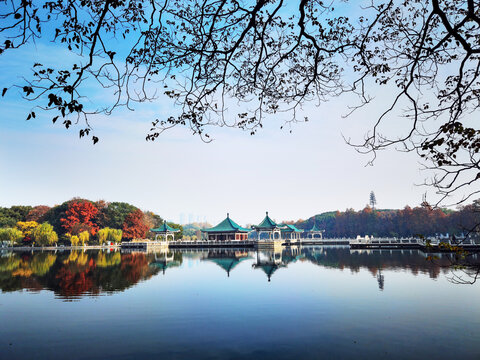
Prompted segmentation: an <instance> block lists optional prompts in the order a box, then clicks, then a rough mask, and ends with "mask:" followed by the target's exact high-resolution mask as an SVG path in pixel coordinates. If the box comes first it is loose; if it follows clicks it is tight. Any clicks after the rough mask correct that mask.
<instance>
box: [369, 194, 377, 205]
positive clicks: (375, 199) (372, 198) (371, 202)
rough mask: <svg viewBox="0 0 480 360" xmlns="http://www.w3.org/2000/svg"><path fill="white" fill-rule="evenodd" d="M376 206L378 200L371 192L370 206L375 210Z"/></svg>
mask: <svg viewBox="0 0 480 360" xmlns="http://www.w3.org/2000/svg"><path fill="white" fill-rule="evenodd" d="M375 205H377V198H376V197H375V193H374V192H373V190H372V191H370V206H371V207H372V209H375Z"/></svg>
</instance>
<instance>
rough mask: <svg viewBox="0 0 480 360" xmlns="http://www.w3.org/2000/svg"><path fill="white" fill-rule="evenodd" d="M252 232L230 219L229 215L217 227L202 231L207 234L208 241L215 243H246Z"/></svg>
mask: <svg viewBox="0 0 480 360" xmlns="http://www.w3.org/2000/svg"><path fill="white" fill-rule="evenodd" d="M250 231H251V230H250V229H247V228H244V227H241V226H240V225H238V224H237V223H236V222H235V221H233V220H232V219H230V214H228V213H227V217H226V219H225V220H223V221H222V222H221V223H219V224H218V225H217V226H214V227H212V228H210V229H204V230H202V232H203V233H205V234H206V237H207V240H214V241H244V240H247V238H248V233H249V232H250Z"/></svg>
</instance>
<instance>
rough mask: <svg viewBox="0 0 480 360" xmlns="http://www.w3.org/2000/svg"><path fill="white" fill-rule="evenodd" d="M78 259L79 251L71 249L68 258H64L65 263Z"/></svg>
mask: <svg viewBox="0 0 480 360" xmlns="http://www.w3.org/2000/svg"><path fill="white" fill-rule="evenodd" d="M72 237H73V236H72ZM77 259H78V251H71V252H70V254H69V255H68V258H67V259H66V260H64V261H63V263H64V264H68V263H71V262H76V261H77Z"/></svg>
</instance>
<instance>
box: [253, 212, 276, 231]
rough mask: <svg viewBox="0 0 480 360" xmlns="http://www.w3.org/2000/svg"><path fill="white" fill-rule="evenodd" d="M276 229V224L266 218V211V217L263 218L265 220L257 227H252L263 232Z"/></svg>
mask: <svg viewBox="0 0 480 360" xmlns="http://www.w3.org/2000/svg"><path fill="white" fill-rule="evenodd" d="M277 227H278V225H277V223H276V222H275V221H273V220H272V219H270V216H268V211H267V215H266V216H265V219H263V221H262V222H261V223H260V224H258V225H257V226H254V228H255V229H259V230H264V229H267V230H272V229H275V228H277Z"/></svg>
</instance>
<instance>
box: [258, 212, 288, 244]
mask: <svg viewBox="0 0 480 360" xmlns="http://www.w3.org/2000/svg"><path fill="white" fill-rule="evenodd" d="M283 228H284V226H281V225H278V224H277V223H276V222H275V221H273V220H272V219H271V218H270V217H269V216H268V211H267V212H266V216H265V218H264V219H263V220H262V222H261V223H260V224H258V225H254V226H252V229H254V230H255V231H256V232H257V234H258V240H260V236H261V234H262V233H267V234H268V239H266V240H280V239H281V237H282V233H281V231H282V229H283Z"/></svg>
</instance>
